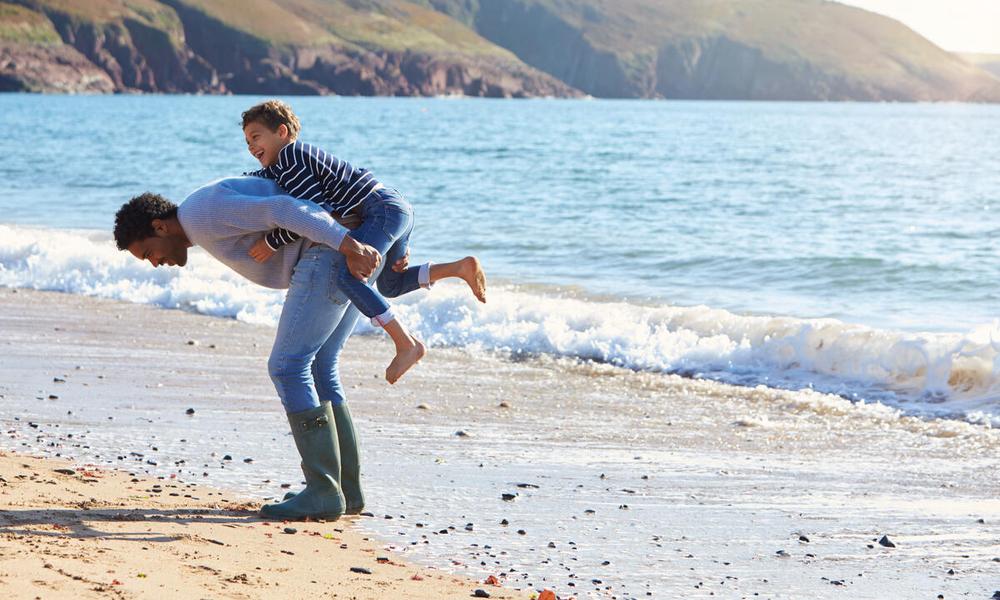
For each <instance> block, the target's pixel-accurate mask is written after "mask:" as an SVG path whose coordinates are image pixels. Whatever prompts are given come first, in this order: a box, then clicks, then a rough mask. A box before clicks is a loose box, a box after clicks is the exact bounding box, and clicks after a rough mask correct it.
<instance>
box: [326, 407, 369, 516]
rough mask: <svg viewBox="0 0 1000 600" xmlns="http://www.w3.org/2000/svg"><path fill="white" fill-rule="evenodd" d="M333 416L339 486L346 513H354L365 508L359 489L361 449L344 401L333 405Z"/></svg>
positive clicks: (362, 494)
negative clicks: (338, 458)
mask: <svg viewBox="0 0 1000 600" xmlns="http://www.w3.org/2000/svg"><path fill="white" fill-rule="evenodd" d="M333 418H334V420H335V421H336V422H337V439H338V441H339V442H340V487H341V489H342V490H343V492H344V498H345V499H346V500H347V510H346V513H347V514H349V515H356V514H359V513H360V512H361V511H362V510H364V509H365V495H364V493H362V491H361V449H360V447H359V445H358V435H357V433H356V432H355V431H354V419H352V418H351V409H350V408H348V406H347V403H346V402H345V403H342V404H339V405H336V406H334V407H333Z"/></svg>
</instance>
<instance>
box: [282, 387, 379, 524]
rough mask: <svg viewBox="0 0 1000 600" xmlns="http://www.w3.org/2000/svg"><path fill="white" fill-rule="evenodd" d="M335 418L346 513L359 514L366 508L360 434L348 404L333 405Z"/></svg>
mask: <svg viewBox="0 0 1000 600" xmlns="http://www.w3.org/2000/svg"><path fill="white" fill-rule="evenodd" d="M332 410H333V418H334V421H336V423H337V440H338V441H339V442H340V487H341V489H342V490H343V492H344V498H345V499H346V500H347V510H346V511H345V514H348V515H357V514H360V513H361V511H363V510H364V509H365V495H364V493H363V492H362V491H361V452H360V449H359V446H358V436H357V433H356V432H355V431H354V419H352V418H351V409H350V408H348V407H347V404H340V405H338V406H333V407H332ZM295 496H296V492H288V493H287V494H285V498H284V499H285V500H288V499H290V498H294V497H295Z"/></svg>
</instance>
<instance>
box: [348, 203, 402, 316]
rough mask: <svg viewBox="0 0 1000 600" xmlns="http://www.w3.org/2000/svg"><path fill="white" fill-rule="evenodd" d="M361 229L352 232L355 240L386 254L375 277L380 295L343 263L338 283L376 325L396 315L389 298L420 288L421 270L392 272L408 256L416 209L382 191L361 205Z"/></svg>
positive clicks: (349, 298) (352, 301)
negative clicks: (397, 262)
mask: <svg viewBox="0 0 1000 600" xmlns="http://www.w3.org/2000/svg"><path fill="white" fill-rule="evenodd" d="M360 209H361V219H362V223H361V226H360V227H358V228H357V229H355V230H353V231H351V233H350V235H351V237H352V238H354V239H355V240H357V241H359V242H361V243H363V244H368V245H369V246H372V247H373V248H375V250H377V251H378V253H379V254H381V255H382V264H381V265H380V270H381V271H380V272H379V273H376V274H375V275H373V276H372V279H373V280H374V281H375V282H376V283H377V284H378V289H379V291H380V292H381V294H380V293H379V292H376V291H375V290H373V289H372V288H371V287H370V286H368V285H367V284H366V283H365V282H363V281H361V280H359V279H357V278H356V277H354V275H351V272H350V271H349V270H348V269H347V264H346V263H345V262H344V261H340V263H339V265H338V266H337V267H336V268H337V280H336V281H337V284H338V285H339V287H340V291H341V293H342V294H343V296H344V297H345V298H346V299H347V300H350V301H351V303H352V304H354V306H356V307H357V308H358V310H359V311H361V314H363V315H365V316H366V317H368V318H369V319H372V322H373V323H375V324H376V325H385V324H386V323H387V322H389V321H391V320H392V312H391V311H390V309H389V303H388V302H386V300H385V298H386V297H388V298H395V297H397V296H401V295H403V294H406V293H408V292H412V291H413V290H416V289H418V288H419V287H420V281H419V270H420V269H419V267H410V268H408V269H406V270H405V271H403V272H402V273H397V272H395V271H393V270H392V265H393V264H394V263H395V262H396V261H397V260H399V259H401V258H403V256H405V255H406V251H407V248H408V247H409V243H410V233H411V232H412V231H413V208H412V207H411V206H410V203H409V202H407V201H406V200H404V199H403V196H402V195H400V193H399V192H397V191H396V190H393V189H391V188H381V189H378V190H375V191H374V192H372V193H370V194H368V197H367V198H365V199H364V201H363V202H362V203H361V206H360Z"/></svg>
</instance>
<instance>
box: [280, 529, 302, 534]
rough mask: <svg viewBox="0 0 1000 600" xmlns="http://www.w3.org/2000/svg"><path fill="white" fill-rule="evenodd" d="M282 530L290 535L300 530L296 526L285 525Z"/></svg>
mask: <svg viewBox="0 0 1000 600" xmlns="http://www.w3.org/2000/svg"><path fill="white" fill-rule="evenodd" d="M282 531H284V532H285V533H287V534H288V535H293V534H296V533H298V532H299V530H298V529H296V528H294V527H285V528H284V529H283V530H282Z"/></svg>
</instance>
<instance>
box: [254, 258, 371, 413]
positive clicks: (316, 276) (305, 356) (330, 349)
mask: <svg viewBox="0 0 1000 600" xmlns="http://www.w3.org/2000/svg"><path fill="white" fill-rule="evenodd" d="M338 267H345V269H346V263H345V261H344V255H343V254H341V253H340V252H338V251H337V250H335V249H333V248H330V247H328V246H322V245H317V246H314V247H312V248H310V249H308V250H306V251H305V252H304V253H303V255H302V258H301V259H299V262H298V264H296V265H295V270H294V271H293V272H292V281H291V285H290V286H289V288H288V294H287V295H286V296H285V304H284V307H283V308H282V310H281V318H280V319H279V321H278V332H277V334H276V335H275V339H274V347H273V348H272V349H271V357H270V359H269V360H268V362H267V370H268V374H269V375H270V376H271V381H273V382H274V387H275V388H276V389H277V390H278V396H279V397H280V398H281V403H282V404H283V405H284V407H285V412H288V413H297V412H302V411H304V410H309V409H310V408H316V407H317V406H319V403H320V402H321V401H329V402H333V404H335V405H336V404H341V403H342V402H344V388H343V386H342V385H341V383H340V370H339V360H340V351H341V349H343V347H344V343H345V342H346V341H347V338H348V337H350V335H351V332H352V331H354V326H355V324H356V323H357V320H358V310H357V309H356V308H355V307H354V306H352V305H350V304H348V303H347V302H345V301H344V298H343V296H342V295H341V294H340V293H339V291H338V284H337V278H336V273H337V272H338Z"/></svg>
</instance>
